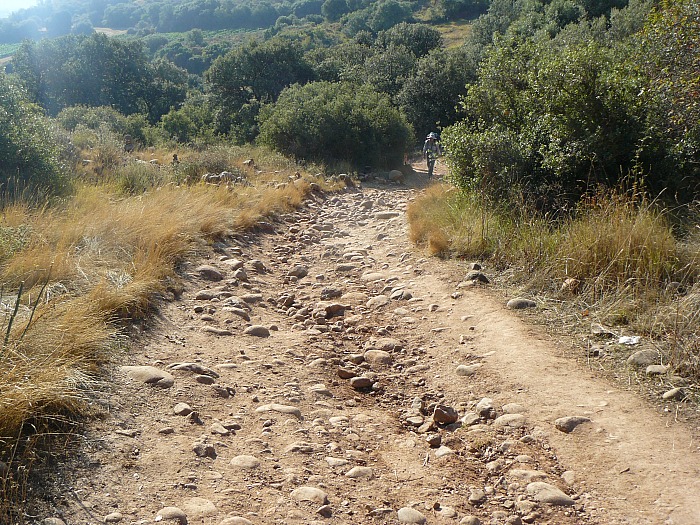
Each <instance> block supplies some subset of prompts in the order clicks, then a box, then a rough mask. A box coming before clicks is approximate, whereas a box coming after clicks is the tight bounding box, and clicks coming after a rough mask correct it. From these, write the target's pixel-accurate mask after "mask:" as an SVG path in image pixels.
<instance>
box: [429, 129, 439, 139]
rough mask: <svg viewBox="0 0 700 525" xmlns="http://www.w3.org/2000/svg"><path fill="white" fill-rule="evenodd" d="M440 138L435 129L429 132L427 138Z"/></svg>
mask: <svg viewBox="0 0 700 525" xmlns="http://www.w3.org/2000/svg"><path fill="white" fill-rule="evenodd" d="M438 138H440V137H438V134H437V133H435V132H434V131H431V132H430V133H428V136H427V137H426V139H435V140H437V139H438Z"/></svg>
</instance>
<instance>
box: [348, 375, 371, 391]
mask: <svg viewBox="0 0 700 525" xmlns="http://www.w3.org/2000/svg"><path fill="white" fill-rule="evenodd" d="M373 384H374V381H372V380H371V379H370V378H369V377H364V376H359V377H353V378H352V379H351V380H350V386H351V387H353V388H354V389H355V390H366V389H368V388H371V387H372V385H373Z"/></svg>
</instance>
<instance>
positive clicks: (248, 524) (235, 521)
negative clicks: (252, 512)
mask: <svg viewBox="0 0 700 525" xmlns="http://www.w3.org/2000/svg"><path fill="white" fill-rule="evenodd" d="M219 525H253V522H252V521H250V520H247V519H245V518H241V517H240V516H231V517H230V518H224V520H223V521H222V522H221V523H219Z"/></svg>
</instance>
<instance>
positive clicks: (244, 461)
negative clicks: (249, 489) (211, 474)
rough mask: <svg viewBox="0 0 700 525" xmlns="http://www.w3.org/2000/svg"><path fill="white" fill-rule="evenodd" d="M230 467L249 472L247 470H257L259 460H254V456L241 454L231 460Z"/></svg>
mask: <svg viewBox="0 0 700 525" xmlns="http://www.w3.org/2000/svg"><path fill="white" fill-rule="evenodd" d="M231 465H233V466H234V467H238V468H240V469H243V470H249V469H254V468H258V467H259V466H260V460H259V459H258V458H256V457H255V456H250V455H247V454H243V455H240V456H236V457H235V458H233V459H232V460H231Z"/></svg>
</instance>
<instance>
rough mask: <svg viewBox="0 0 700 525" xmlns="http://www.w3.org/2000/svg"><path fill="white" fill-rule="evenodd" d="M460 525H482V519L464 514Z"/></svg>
mask: <svg viewBox="0 0 700 525" xmlns="http://www.w3.org/2000/svg"><path fill="white" fill-rule="evenodd" d="M459 525H481V520H480V519H479V518H477V517H476V516H464V517H463V518H462V519H461V520H459Z"/></svg>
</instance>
